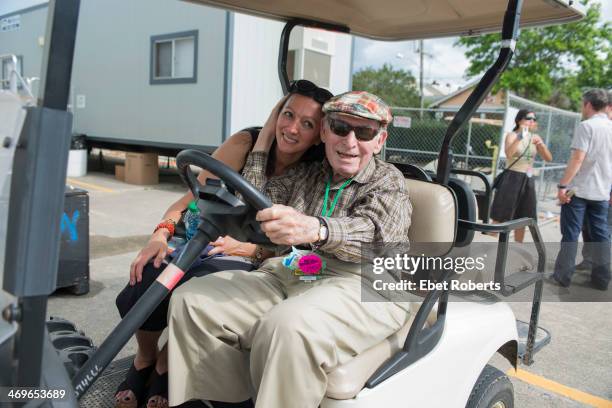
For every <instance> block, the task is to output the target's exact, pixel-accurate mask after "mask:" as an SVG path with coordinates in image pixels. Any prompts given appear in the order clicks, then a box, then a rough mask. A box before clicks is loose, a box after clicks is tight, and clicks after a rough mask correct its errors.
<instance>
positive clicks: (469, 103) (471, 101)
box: [436, 0, 523, 184]
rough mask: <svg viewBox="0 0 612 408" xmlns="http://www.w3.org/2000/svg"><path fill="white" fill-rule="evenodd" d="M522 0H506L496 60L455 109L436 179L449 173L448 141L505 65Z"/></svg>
mask: <svg viewBox="0 0 612 408" xmlns="http://www.w3.org/2000/svg"><path fill="white" fill-rule="evenodd" d="M522 6H523V0H509V1H508V7H507V8H506V14H505V16H504V24H503V28H502V48H501V50H500V52H499V56H498V57H497V61H495V63H494V64H493V65H491V67H490V68H489V69H488V70H487V72H486V73H485V74H484V76H483V77H482V79H481V80H480V82H478V84H477V85H476V88H474V91H473V92H472V93H471V94H470V96H469V97H468V99H467V100H466V101H465V103H464V104H463V106H461V108H460V109H459V112H457V114H456V115H455V117H454V118H453V120H452V121H451V123H450V125H448V129H447V130H446V135H445V136H444V141H443V142H442V147H441V149H440V155H439V156H438V169H437V171H436V179H437V180H438V182H439V183H441V184H448V178H449V176H450V168H451V160H450V156H449V151H450V144H451V141H452V140H453V138H454V137H455V136H456V134H457V133H458V132H459V130H460V129H461V128H462V127H463V125H464V124H465V123H466V122H467V121H468V120H469V119H470V118H471V117H472V115H473V114H474V112H475V111H476V109H478V107H479V106H480V104H481V103H482V101H483V100H484V98H485V97H486V96H487V95H488V94H489V91H490V90H491V88H493V85H494V84H495V82H496V81H497V79H498V78H499V77H500V75H501V74H502V72H504V70H505V69H506V67H507V66H508V64H509V63H510V60H511V59H512V55H514V47H515V44H516V39H517V37H518V29H519V22H520V16H521V8H522Z"/></svg>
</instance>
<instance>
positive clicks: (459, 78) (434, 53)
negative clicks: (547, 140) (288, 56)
mask: <svg viewBox="0 0 612 408" xmlns="http://www.w3.org/2000/svg"><path fill="white" fill-rule="evenodd" d="M596 1H597V2H598V3H600V4H602V16H603V19H604V20H605V21H612V0H596ZM40 3H46V0H0V16H1V15H4V14H7V13H10V12H12V11H15V10H19V9H23V8H26V7H30V6H33V5H36V4H40ZM455 41H456V38H442V39H436V40H426V41H425V47H424V49H425V53H426V57H425V58H424V64H423V65H424V69H423V76H424V81H423V82H424V83H426V84H431V83H432V82H433V81H436V82H437V83H439V84H440V86H439V87H441V88H442V89H446V90H448V91H454V90H456V89H457V88H458V87H460V86H463V85H465V84H466V83H467V82H468V78H466V77H465V71H466V69H467V67H468V61H467V59H466V58H465V56H464V52H465V50H463V49H462V48H457V47H453V43H454V42H455ZM417 49H418V46H417V44H416V42H414V41H400V42H384V41H372V40H366V39H363V38H357V39H356V41H355V61H354V63H353V70H354V71H358V70H359V69H362V68H365V67H368V66H373V67H374V68H379V67H381V66H382V65H383V64H384V63H388V64H391V65H392V66H393V67H394V68H396V69H408V70H410V71H411V72H412V74H413V75H414V76H415V77H417V79H418V74H419V54H418V53H417V52H416V51H417Z"/></svg>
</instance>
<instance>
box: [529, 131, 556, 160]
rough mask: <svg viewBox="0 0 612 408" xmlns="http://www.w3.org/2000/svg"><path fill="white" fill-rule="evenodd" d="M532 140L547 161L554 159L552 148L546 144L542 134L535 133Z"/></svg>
mask: <svg viewBox="0 0 612 408" xmlns="http://www.w3.org/2000/svg"><path fill="white" fill-rule="evenodd" d="M531 142H532V143H533V145H534V146H535V147H536V149H537V150H538V153H539V154H540V156H541V157H542V158H543V159H544V160H545V161H547V162H549V161H552V154H551V153H550V150H548V148H547V147H546V144H545V143H544V140H542V138H541V137H540V136H538V135H533V137H532V138H531Z"/></svg>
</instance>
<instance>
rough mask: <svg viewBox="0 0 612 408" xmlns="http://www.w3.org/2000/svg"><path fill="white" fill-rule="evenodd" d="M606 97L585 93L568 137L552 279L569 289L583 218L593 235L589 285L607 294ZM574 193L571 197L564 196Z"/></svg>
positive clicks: (609, 181)
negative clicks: (579, 118) (558, 246)
mask: <svg viewBox="0 0 612 408" xmlns="http://www.w3.org/2000/svg"><path fill="white" fill-rule="evenodd" d="M607 105H608V96H607V93H606V91H604V90H603V89H592V90H590V91H587V92H586V93H585V94H584V95H583V103H582V115H583V117H584V119H585V120H584V121H582V122H581V123H580V126H578V128H577V129H576V133H575V134H574V138H573V139H572V146H571V147H572V155H571V157H570V160H569V163H568V164H567V168H566V169H565V173H564V175H563V177H562V178H561V181H560V182H559V185H558V188H559V191H558V198H559V201H560V202H561V204H562V207H561V234H562V236H563V237H562V240H561V249H560V250H559V254H558V255H557V260H556V262H555V271H554V273H553V275H552V278H553V279H554V280H555V281H556V282H557V283H558V284H559V285H561V286H564V287H568V286H569V285H570V282H571V279H572V275H573V274H574V271H575V261H576V251H577V243H578V236H579V235H580V230H581V227H582V225H583V222H584V218H585V217H586V219H587V222H588V224H589V232H590V234H591V240H592V242H591V243H586V245H590V246H591V249H592V256H593V259H592V261H593V265H592V269H591V284H592V286H593V287H594V288H595V289H599V290H606V289H607V288H608V285H609V283H610V233H609V231H608V207H609V205H610V203H609V201H610V186H611V185H612V122H611V121H610V120H609V119H608V116H607V115H606V108H607ZM569 191H573V193H574V195H573V196H572V194H568V192H569Z"/></svg>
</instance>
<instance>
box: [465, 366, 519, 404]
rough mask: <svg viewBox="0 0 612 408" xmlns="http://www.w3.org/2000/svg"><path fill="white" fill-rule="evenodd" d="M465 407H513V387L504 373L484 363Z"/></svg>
mask: <svg viewBox="0 0 612 408" xmlns="http://www.w3.org/2000/svg"><path fill="white" fill-rule="evenodd" d="M466 408H514V387H512V382H510V379H509V378H508V376H507V375H506V374H504V373H503V372H501V371H500V370H498V369H497V368H495V367H492V366H490V365H486V366H485V368H484V370H482V372H481V373H480V376H479V377H478V380H476V384H475V385H474V388H473V389H472V393H471V394H470V399H469V400H468V403H467V405H466Z"/></svg>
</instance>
